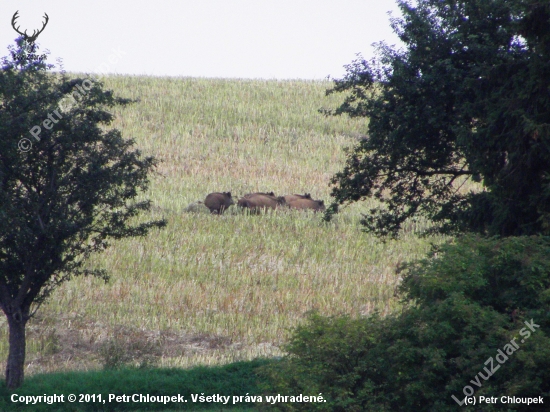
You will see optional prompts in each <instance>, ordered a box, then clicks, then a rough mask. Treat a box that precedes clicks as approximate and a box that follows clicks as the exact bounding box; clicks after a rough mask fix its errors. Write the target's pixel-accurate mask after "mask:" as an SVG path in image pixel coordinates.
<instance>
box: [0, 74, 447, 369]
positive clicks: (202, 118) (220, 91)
mask: <svg viewBox="0 0 550 412" xmlns="http://www.w3.org/2000/svg"><path fill="white" fill-rule="evenodd" d="M104 80H105V83H106V86H107V88H110V89H113V90H114V91H115V92H116V93H117V94H118V95H120V96H123V97H131V98H140V99H141V100H140V102H139V103H136V104H134V105H131V106H130V107H127V108H125V109H123V110H121V111H119V112H117V113H116V115H117V120H116V122H115V123H114V125H113V126H114V127H116V128H119V129H121V130H122V131H123V134H124V136H125V137H133V138H135V139H136V142H137V146H138V147H139V148H141V149H142V151H143V152H144V153H146V154H151V155H154V156H156V157H157V158H158V159H159V160H160V161H161V163H160V166H159V167H158V174H156V175H154V176H153V177H152V183H151V187H150V190H149V191H148V193H147V194H146V196H147V197H148V198H151V199H152V200H153V201H154V204H155V207H154V210H153V211H152V212H151V215H152V217H155V218H157V217H161V216H164V217H165V218H166V219H167V220H168V227H167V228H166V229H165V230H162V231H155V232H153V233H151V234H150V235H149V236H147V237H146V238H143V239H132V240H125V241H121V242H118V243H116V244H114V245H113V246H112V247H111V248H110V249H109V250H108V251H107V252H106V253H104V254H102V255H98V256H96V257H95V258H94V259H93V261H92V262H91V264H93V265H100V266H101V267H104V268H106V269H108V271H109V273H110V274H111V275H112V279H111V282H110V283H108V284H104V283H102V282H101V281H99V280H95V279H88V278H82V279H76V280H74V281H72V282H70V283H68V284H65V285H64V286H63V287H62V288H60V289H59V290H58V291H57V292H56V293H55V294H54V295H53V297H52V299H51V300H50V302H49V303H47V304H45V305H43V307H41V308H40V310H39V312H38V315H37V317H36V319H33V320H32V321H31V322H30V323H29V327H28V355H27V364H28V368H27V371H26V373H27V374H33V373H37V372H48V371H62V370H87V369H94V368H99V367H101V366H102V365H103V364H105V363H107V364H111V365H115V364H120V363H126V362H129V363H134V364H141V365H143V364H157V365H159V366H170V367H171V366H176V367H188V366H192V365H199V364H204V365H213V364H223V363H228V362H233V361H238V360H245V359H252V358H254V357H257V356H277V355H279V354H280V349H279V345H280V344H281V343H283V342H284V341H285V338H286V337H287V336H288V332H289V328H292V327H294V326H296V325H297V324H299V323H300V322H301V321H302V320H303V318H304V313H305V312H307V311H309V310H312V309H317V310H319V311H320V312H321V313H323V314H337V313H351V314H353V315H359V314H366V313H369V312H371V311H373V310H375V309H378V310H380V311H381V312H383V313H387V312H388V311H392V310H395V309H396V308H397V305H398V303H397V302H396V300H395V299H394V297H393V294H394V289H395V286H396V284H397V283H398V279H397V277H396V275H395V274H394V269H395V267H396V265H397V264H398V263H399V262H402V261H404V260H409V259H412V258H416V257H419V256H421V255H423V254H424V253H425V252H426V250H428V248H429V242H430V241H440V240H441V239H436V238H432V239H428V240H426V239H418V238H416V237H415V236H414V234H413V232H414V230H415V229H416V228H415V227H413V226H409V227H408V228H407V229H406V233H405V235H404V236H403V238H402V240H401V241H398V242H390V243H387V244H382V243H380V242H379V241H378V240H376V239H375V238H373V237H372V236H370V235H368V234H365V233H362V232H361V229H360V226H359V224H358V220H359V218H360V216H361V212H362V211H366V210H367V208H368V206H369V205H368V204H366V203H363V204H359V205H353V206H351V207H348V208H345V209H344V210H343V211H342V213H341V214H340V215H338V216H337V218H336V219H335V220H334V222H332V223H330V224H324V223H322V222H321V221H320V216H315V215H313V214H308V213H298V212H296V213H276V214H269V215H264V216H246V215H242V214H238V213H235V212H234V211H231V210H230V212H228V213H226V214H225V215H223V216H211V215H204V214H189V213H184V209H185V207H186V206H187V205H188V204H189V203H191V202H193V201H196V200H199V199H204V197H205V196H206V195H207V194H208V193H209V192H213V191H231V192H232V193H233V194H234V196H238V195H242V194H244V193H247V192H252V191H274V192H276V193H277V194H281V195H282V194H289V193H303V192H311V194H312V195H313V197H314V198H320V199H324V200H325V202H329V201H330V198H329V196H328V194H329V192H330V188H329V186H328V182H329V179H330V177H331V176H332V175H333V174H334V172H336V171H337V170H339V169H340V168H341V167H342V165H343V160H344V153H343V150H342V149H343V148H344V147H346V146H350V145H352V144H353V143H354V142H355V141H356V140H357V138H358V137H359V136H360V135H361V134H362V133H364V132H365V129H366V125H367V123H366V120H365V119H354V120H351V119H348V118H345V117H342V118H325V117H323V116H322V115H320V114H319V113H317V109H318V108H320V107H326V108H328V107H335V106H336V105H337V104H338V102H339V101H340V100H341V99H342V96H330V97H328V98H327V97H325V95H324V91H325V89H326V88H327V87H330V84H329V83H323V82H307V81H260V80H258V81H255V80H218V79H190V78H151V77H123V76H117V77H111V78H106V79H104ZM150 217H151V216H150ZM1 321H2V322H4V326H3V328H2V329H1V336H0V359H5V357H6V355H7V348H8V347H7V326H6V324H5V320H4V319H2V320H1Z"/></svg>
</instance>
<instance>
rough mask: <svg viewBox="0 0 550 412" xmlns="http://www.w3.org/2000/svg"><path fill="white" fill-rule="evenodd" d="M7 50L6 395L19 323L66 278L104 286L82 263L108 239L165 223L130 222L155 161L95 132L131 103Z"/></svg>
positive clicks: (19, 373)
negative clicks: (84, 278) (116, 110)
mask: <svg viewBox="0 0 550 412" xmlns="http://www.w3.org/2000/svg"><path fill="white" fill-rule="evenodd" d="M16 44H17V47H14V46H10V47H9V50H10V57H4V58H3V60H2V70H1V72H0V307H1V308H2V310H3V311H4V314H5V315H6V317H7V321H8V326H9V354H8V361H7V367H6V385H7V387H8V388H16V387H18V386H20V385H21V383H22V382H23V366H24V362H25V325H26V323H27V321H28V320H29V319H30V318H31V317H32V315H33V314H34V313H35V312H36V310H37V309H38V308H39V306H40V304H41V303H43V302H44V301H45V300H46V299H47V298H48V297H49V296H50V295H51V293H52V292H53V290H54V289H55V288H56V287H58V286H59V285H61V284H62V283H63V282H66V281H69V280H70V279H72V278H74V277H76V276H82V275H83V276H97V277H100V278H102V279H104V280H105V281H107V280H108V276H107V273H106V271H105V270H104V269H100V268H89V267H87V266H86V265H85V262H86V259H87V258H88V257H89V256H90V255H91V254H92V253H97V252H101V251H103V250H105V248H106V247H107V246H108V245H109V243H108V242H109V240H110V239H121V238H125V237H129V236H143V235H145V234H146V233H147V232H148V231H149V230H150V229H151V228H154V227H162V226H164V225H165V221H164V220H157V221H148V222H144V223H136V221H135V220H134V219H133V218H134V217H136V216H138V215H139V214H140V213H141V212H143V211H147V210H149V208H150V201H137V200H136V196H138V194H139V192H140V191H142V190H145V189H146V188H147V185H148V174H149V173H150V172H151V171H152V170H153V168H154V166H155V159H154V158H152V157H143V156H142V155H141V153H140V152H139V151H138V150H135V149H133V145H134V141H133V140H128V139H124V138H122V135H121V133H120V131H118V130H116V129H111V130H107V129H106V127H105V126H107V125H109V124H110V123H111V122H112V120H113V115H112V114H111V113H109V112H108V111H106V109H108V108H111V107H114V106H116V105H122V106H124V105H127V104H129V103H131V101H130V100H128V99H122V98H117V97H114V96H113V93H112V92H111V91H104V90H103V89H102V83H100V82H98V81H92V80H90V79H81V78H76V79H69V78H68V77H67V76H66V75H65V74H64V73H63V72H61V73H57V74H56V73H53V72H51V69H52V68H53V65H50V64H47V63H46V57H47V56H46V55H45V54H42V55H38V54H37V50H38V47H37V46H36V45H35V44H34V43H27V42H26V41H25V40H23V38H19V39H17V40H16ZM69 96H71V97H72V99H73V102H72V104H67V102H68V97H69ZM31 143H32V147H31ZM18 146H19V147H18Z"/></svg>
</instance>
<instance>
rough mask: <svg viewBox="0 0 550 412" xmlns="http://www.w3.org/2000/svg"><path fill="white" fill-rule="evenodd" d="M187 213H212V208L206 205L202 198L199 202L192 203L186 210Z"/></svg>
mask: <svg viewBox="0 0 550 412" xmlns="http://www.w3.org/2000/svg"><path fill="white" fill-rule="evenodd" d="M183 211H184V212H187V213H210V210H209V209H208V208H207V207H206V205H205V204H204V202H201V201H200V200H199V201H198V202H193V203H190V204H189V206H187V207H186V208H185V209H184V210H183Z"/></svg>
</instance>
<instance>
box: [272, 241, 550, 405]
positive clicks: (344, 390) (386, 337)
mask: <svg viewBox="0 0 550 412" xmlns="http://www.w3.org/2000/svg"><path fill="white" fill-rule="evenodd" d="M401 270H402V273H403V276H404V279H403V283H402V286H401V292H402V296H403V301H404V309H403V311H402V313H399V314H396V315H393V316H389V317H385V318H381V317H380V316H378V315H377V314H374V315H372V316H369V317H367V318H359V319H352V318H349V317H330V318H327V317H322V316H319V315H318V314H312V315H311V316H310V318H309V321H308V323H307V324H306V325H304V326H302V327H299V328H298V329H297V330H296V331H295V333H294V335H293V337H292V339H291V341H290V343H289V344H288V347H287V350H288V352H289V356H288V357H286V358H285V359H283V360H282V361H281V362H279V363H278V364H276V365H270V366H266V367H264V369H263V371H262V373H263V375H264V376H266V377H268V378H269V382H270V383H269V385H271V388H270V389H271V390H273V388H276V390H277V391H278V392H280V393H288V394H295V393H302V392H303V393H323V396H324V397H325V398H326V399H327V402H326V403H323V404H303V405H299V404H286V405H278V406H276V407H277V408H279V409H280V410H288V411H294V410H296V411H297V410H324V411H347V412H349V411H415V412H421V411H438V412H442V411H456V410H457V408H458V405H457V403H456V401H455V400H454V399H453V396H454V397H455V398H456V399H457V400H458V401H459V402H462V401H463V400H464V397H465V393H466V394H468V395H470V394H471V393H472V392H474V393H473V396H474V397H475V398H476V402H479V396H487V397H489V396H494V397H497V398H498V400H497V402H496V403H495V404H484V405H483V406H482V409H483V411H502V410H518V411H523V410H530V411H531V410H548V408H549V406H548V405H547V404H543V405H540V406H537V405H535V406H533V405H531V406H529V407H527V406H526V405H524V404H503V403H501V402H500V397H501V396H516V397H523V398H525V397H539V396H546V397H547V399H546V403H550V398H548V395H549V394H550V393H549V392H550V339H549V334H550V288H549V287H550V238H547V237H512V238H505V239H483V238H479V237H470V236H468V237H464V238H462V239H459V240H458V241H456V242H455V243H454V244H447V245H444V246H441V247H438V248H435V249H434V250H433V252H432V253H431V255H430V256H429V257H428V258H427V259H424V260H421V261H417V262H413V263H411V264H408V265H407V266H405V267H403V268H402V269H401ZM531 320H532V322H531ZM525 322H528V323H529V324H530V325H531V327H530V328H529V327H528V326H527V325H526V323H525ZM533 323H534V324H535V325H538V326H540V327H537V326H535V325H533ZM514 338H515V340H514V343H515V344H516V345H517V347H518V348H519V349H516V347H515V346H513V343H511V342H510V341H511V340H512V339H514ZM506 345H508V346H506ZM499 350H501V351H502V353H503V354H504V355H506V354H507V353H508V355H506V356H504V355H501V352H498V351H499ZM497 355H499V356H498V358H497ZM505 357H506V358H507V359H505ZM491 358H492V359H493V361H492V362H493V364H492V365H491V361H489V362H487V361H488V360H489V359H491ZM486 362H487V364H486ZM484 368H487V369H484ZM491 370H492V371H493V375H492V376H490V375H491V373H490V372H491ZM487 371H488V372H489V373H487ZM484 378H487V380H485V379H484ZM467 386H469V387H470V388H471V389H470V388H466V389H465V387H467ZM266 389H267V386H266ZM477 405H478V407H479V406H480V405H479V403H477ZM476 409H477V408H476Z"/></svg>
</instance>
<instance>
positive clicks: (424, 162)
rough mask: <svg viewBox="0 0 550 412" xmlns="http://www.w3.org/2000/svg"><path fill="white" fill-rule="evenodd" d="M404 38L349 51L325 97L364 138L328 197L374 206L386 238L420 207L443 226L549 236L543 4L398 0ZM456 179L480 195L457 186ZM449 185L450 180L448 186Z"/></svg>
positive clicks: (374, 221)
mask: <svg viewBox="0 0 550 412" xmlns="http://www.w3.org/2000/svg"><path fill="white" fill-rule="evenodd" d="M399 5H400V8H401V10H402V12H403V18H402V19H393V20H392V27H393V29H394V31H395V32H396V33H397V34H398V35H399V37H400V39H401V40H402V41H403V43H404V48H400V49H396V48H392V47H390V46H388V45H386V44H383V43H382V44H380V45H379V46H378V58H377V59H374V60H373V61H370V62H367V61H365V60H363V59H362V58H359V59H358V60H356V61H355V62H353V63H352V64H350V65H348V66H347V75H346V76H345V77H344V78H343V79H341V80H336V81H335V86H334V88H333V89H331V90H328V91H327V93H333V92H347V93H349V94H348V96H347V97H346V98H345V101H344V103H343V104H342V105H341V106H340V107H339V108H337V109H336V110H334V111H325V112H327V113H332V114H342V113H347V114H348V115H350V116H367V117H368V118H369V120H370V123H369V126H368V137H367V138H366V139H364V140H362V141H361V142H360V143H359V144H358V145H357V146H356V147H355V148H354V149H353V150H351V151H350V152H349V153H348V158H347V163H346V165H345V167H344V169H343V170H342V171H341V172H339V173H337V174H336V175H335V176H334V178H333V180H332V183H333V184H334V185H335V187H334V188H333V193H332V195H333V196H334V197H335V201H334V203H333V205H332V206H331V207H330V208H329V209H328V211H327V213H326V216H325V218H326V219H330V217H331V215H332V214H334V213H336V212H337V210H338V205H341V204H344V203H347V202H355V201H358V200H360V199H363V198H366V197H374V198H378V199H380V200H381V201H382V202H383V205H382V206H381V207H379V208H375V209H372V210H371V211H370V213H369V214H367V215H365V217H364V220H363V224H364V225H365V228H366V230H368V231H372V232H374V233H376V234H378V235H392V236H396V235H397V233H398V231H399V229H400V227H401V225H402V223H403V222H404V221H405V220H407V219H414V218H415V217H417V216H420V215H423V216H426V217H428V218H429V219H430V220H432V221H433V222H434V223H435V227H434V230H436V231H441V232H444V233H457V232H466V231H473V232H477V233H483V234H488V235H499V236H518V235H530V234H537V233H548V232H549V230H548V224H546V225H545V222H547V221H548V215H549V213H550V201H549V200H550V199H549V195H548V185H549V184H550V180H549V176H548V172H549V171H550V127H549V125H550V94H549V93H548V90H550V3H549V2H546V1H545V2H541V1H539V0H528V1H524V0H466V1H453V0H445V1H440V0H418V1H407V0H400V1H399ZM464 179H472V180H473V181H478V182H479V181H481V182H482V183H483V186H484V191H482V192H480V193H459V192H458V191H457V187H458V186H459V185H460V183H461V182H462V181H463V180H464ZM453 184H454V185H453Z"/></svg>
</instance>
